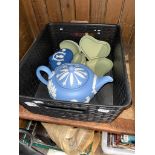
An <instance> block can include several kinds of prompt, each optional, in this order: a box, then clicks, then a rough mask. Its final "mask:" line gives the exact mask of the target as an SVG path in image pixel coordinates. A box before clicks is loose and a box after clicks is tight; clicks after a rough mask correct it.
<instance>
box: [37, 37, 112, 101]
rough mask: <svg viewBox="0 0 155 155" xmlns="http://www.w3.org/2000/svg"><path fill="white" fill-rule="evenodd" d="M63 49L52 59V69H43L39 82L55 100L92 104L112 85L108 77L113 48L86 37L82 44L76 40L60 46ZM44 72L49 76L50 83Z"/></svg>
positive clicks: (66, 41) (38, 72)
mask: <svg viewBox="0 0 155 155" xmlns="http://www.w3.org/2000/svg"><path fill="white" fill-rule="evenodd" d="M59 47H60V50H59V51H57V52H55V53H54V54H53V55H51V56H50V57H49V64H50V68H48V67H46V66H39V67H38V68H37V70H36V75H37V77H38V79H39V80H40V81H41V82H42V83H43V84H45V85H47V88H48V92H49V95H50V97H51V98H52V99H55V100H61V101H70V102H80V103H88V102H89V101H90V100H91V99H92V98H93V96H94V95H95V94H96V93H97V92H98V90H99V89H100V88H101V87H103V86H104V85H105V84H106V83H108V82H112V81H113V79H112V77H110V76H105V74H106V73H108V72H109V71H110V70H111V69H112V67H113V63H112V61H111V60H109V59H108V58H106V57H107V56H108V55H109V54H110V50H111V48H110V45H109V43H107V42H105V41H100V40H97V39H95V38H94V37H92V36H90V35H88V34H86V35H85V36H83V37H82V38H81V39H80V42H79V45H78V44H77V43H76V42H74V41H72V40H64V41H62V42H61V43H60V44H59ZM41 71H43V72H45V73H46V74H47V75H48V80H46V79H45V78H44V77H43V76H42V74H41Z"/></svg>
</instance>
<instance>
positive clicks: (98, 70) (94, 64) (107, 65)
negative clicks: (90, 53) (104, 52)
mask: <svg viewBox="0 0 155 155" xmlns="http://www.w3.org/2000/svg"><path fill="white" fill-rule="evenodd" d="M86 66H88V67H89V68H90V69H91V70H92V71H93V72H94V73H95V74H96V75H97V76H103V75H105V74H106V73H108V72H109V71H110V70H111V69H112V67H113V62H112V61H111V60H109V59H107V58H98V59H93V60H89V61H87V64H86Z"/></svg>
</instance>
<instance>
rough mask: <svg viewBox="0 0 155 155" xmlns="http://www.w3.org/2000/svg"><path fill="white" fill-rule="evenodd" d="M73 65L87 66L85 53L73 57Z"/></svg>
mask: <svg viewBox="0 0 155 155" xmlns="http://www.w3.org/2000/svg"><path fill="white" fill-rule="evenodd" d="M72 63H80V64H84V65H85V64H86V57H85V55H84V54H83V53H76V54H75V55H74V57H73V60H72Z"/></svg>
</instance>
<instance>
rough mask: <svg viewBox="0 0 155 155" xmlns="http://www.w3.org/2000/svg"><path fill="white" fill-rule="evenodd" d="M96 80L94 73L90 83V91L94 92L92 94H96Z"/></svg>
mask: <svg viewBox="0 0 155 155" xmlns="http://www.w3.org/2000/svg"><path fill="white" fill-rule="evenodd" d="M96 80H97V76H96V75H94V79H93V85H92V89H93V90H92V93H94V94H96V93H97V91H96V89H95V88H96Z"/></svg>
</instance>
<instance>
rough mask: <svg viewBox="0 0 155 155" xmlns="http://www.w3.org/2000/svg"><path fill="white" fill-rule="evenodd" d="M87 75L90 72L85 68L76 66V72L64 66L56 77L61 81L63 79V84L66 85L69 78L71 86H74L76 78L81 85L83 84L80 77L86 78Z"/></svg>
mask: <svg viewBox="0 0 155 155" xmlns="http://www.w3.org/2000/svg"><path fill="white" fill-rule="evenodd" d="M87 76H88V74H87V72H85V70H84V69H83V68H79V67H75V68H74V72H70V71H69V68H68V67H63V69H61V70H60V73H59V74H57V75H56V78H57V79H58V80H59V81H63V82H62V84H63V86H66V84H67V80H69V83H70V85H71V86H73V83H74V80H76V81H77V84H78V85H79V86H80V85H81V84H82V82H81V81H80V78H82V79H86V78H87ZM79 77H80V78H79Z"/></svg>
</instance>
